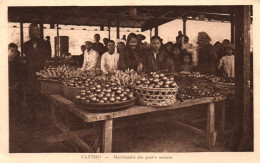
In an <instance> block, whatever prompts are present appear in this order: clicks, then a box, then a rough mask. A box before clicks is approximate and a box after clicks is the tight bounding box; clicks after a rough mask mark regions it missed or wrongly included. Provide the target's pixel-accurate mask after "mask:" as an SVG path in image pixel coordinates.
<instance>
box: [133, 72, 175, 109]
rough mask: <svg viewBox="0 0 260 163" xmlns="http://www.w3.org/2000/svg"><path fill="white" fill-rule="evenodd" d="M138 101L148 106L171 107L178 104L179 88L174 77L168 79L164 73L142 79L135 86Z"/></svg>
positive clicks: (153, 74) (152, 74)
mask: <svg viewBox="0 0 260 163" xmlns="http://www.w3.org/2000/svg"><path fill="white" fill-rule="evenodd" d="M133 88H134V90H135V93H136V94H137V97H138V101H139V103H140V104H142V105H148V106H169V105H173V104H174V103H175V102H176V94H177V92H178V86H177V84H176V82H175V81H174V77H171V76H169V77H166V76H165V74H163V73H159V74H158V73H155V72H153V73H151V74H150V76H146V77H142V78H141V79H140V80H137V81H136V82H135V85H134V86H133Z"/></svg>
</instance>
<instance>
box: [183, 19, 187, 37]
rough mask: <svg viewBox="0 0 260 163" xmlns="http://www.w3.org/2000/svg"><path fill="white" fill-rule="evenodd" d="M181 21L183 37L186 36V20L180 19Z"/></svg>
mask: <svg viewBox="0 0 260 163" xmlns="http://www.w3.org/2000/svg"><path fill="white" fill-rule="evenodd" d="M182 21H183V35H184V36H186V24H187V23H186V22H187V20H186V19H182Z"/></svg>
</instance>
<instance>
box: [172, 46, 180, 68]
mask: <svg viewBox="0 0 260 163" xmlns="http://www.w3.org/2000/svg"><path fill="white" fill-rule="evenodd" d="M181 58H182V49H181V47H180V46H179V45H178V44H176V43H175V44H173V56H172V59H173V61H174V70H175V71H176V72H180V70H181V64H182V60H181Z"/></svg>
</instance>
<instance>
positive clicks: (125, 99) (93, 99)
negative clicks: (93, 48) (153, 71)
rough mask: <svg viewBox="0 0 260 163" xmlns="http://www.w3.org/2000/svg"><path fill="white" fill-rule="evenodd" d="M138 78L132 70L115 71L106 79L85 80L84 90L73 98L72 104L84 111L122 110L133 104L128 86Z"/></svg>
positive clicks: (96, 77) (131, 92)
mask: <svg viewBox="0 0 260 163" xmlns="http://www.w3.org/2000/svg"><path fill="white" fill-rule="evenodd" d="M137 77H138V75H137V73H136V72H135V71H133V70H127V71H116V72H115V74H114V75H112V76H110V77H108V76H106V75H104V74H102V75H100V76H95V77H93V78H91V79H89V78H88V79H86V80H85V82H84V89H81V90H80V92H79V94H78V95H76V96H75V98H74V100H73V101H74V102H75V103H76V104H78V106H79V107H81V108H82V109H84V110H88V111H91V112H104V111H105V112H107V111H114V110H118V109H124V108H127V107H129V106H131V105H134V104H135V101H136V98H135V96H134V93H133V91H132V90H131V88H130V86H129V85H130V84H131V83H133V82H134V81H135V79H136V78H137Z"/></svg>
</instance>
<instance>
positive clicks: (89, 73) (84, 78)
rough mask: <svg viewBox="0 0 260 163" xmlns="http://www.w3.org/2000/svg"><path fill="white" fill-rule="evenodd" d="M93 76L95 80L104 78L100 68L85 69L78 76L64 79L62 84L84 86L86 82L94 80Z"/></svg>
mask: <svg viewBox="0 0 260 163" xmlns="http://www.w3.org/2000/svg"><path fill="white" fill-rule="evenodd" d="M94 78H95V80H101V79H103V80H106V76H105V75H104V74H103V72H102V70H86V71H84V72H82V73H81V74H80V75H79V76H77V77H74V78H71V79H69V80H65V81H64V82H62V83H63V85H66V86H71V87H85V86H88V85H89V84H88V82H94ZM100 78H101V79H100ZM91 79H92V80H91Z"/></svg>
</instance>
